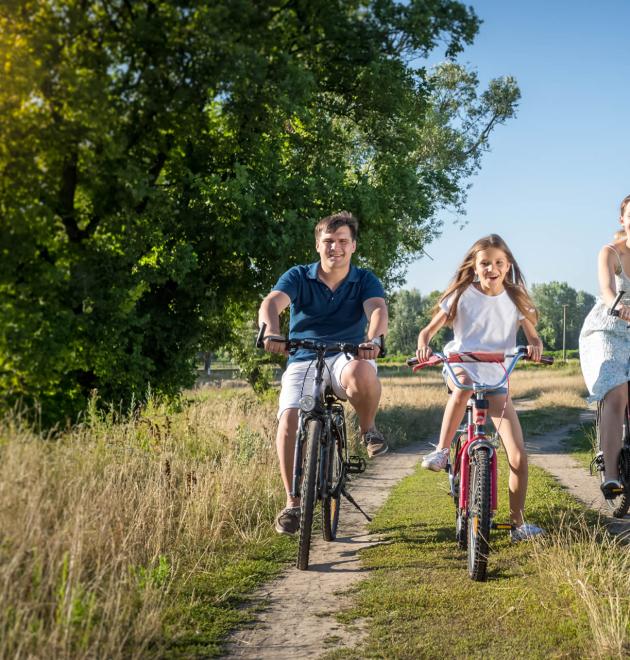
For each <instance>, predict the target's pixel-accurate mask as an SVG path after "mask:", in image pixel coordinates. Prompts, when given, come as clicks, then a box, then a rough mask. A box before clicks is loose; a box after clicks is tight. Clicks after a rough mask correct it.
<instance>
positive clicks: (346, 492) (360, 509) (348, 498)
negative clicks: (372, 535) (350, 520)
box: [341, 488, 372, 522]
mask: <svg viewBox="0 0 630 660" xmlns="http://www.w3.org/2000/svg"><path fill="white" fill-rule="evenodd" d="M341 494H342V495H343V496H344V497H345V498H346V499H347V500H348V502H350V504H352V505H353V506H354V507H356V508H357V509H358V510H359V511H360V512H361V513H362V514H363V515H364V516H365V517H366V519H367V521H368V522H372V518H370V516H368V514H367V513H365V511H364V510H363V509H362V508H361V507H360V506H359V505H358V504H357V502H356V500H355V499H354V497H352V495H350V493H349V492H348V491H347V490H346V489H345V488H342V489H341Z"/></svg>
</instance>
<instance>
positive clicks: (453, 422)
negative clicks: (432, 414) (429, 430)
mask: <svg viewBox="0 0 630 660" xmlns="http://www.w3.org/2000/svg"><path fill="white" fill-rule="evenodd" d="M456 373H457V372H456ZM458 376H459V380H460V381H461V382H462V383H464V384H470V383H471V381H470V378H468V376H466V375H465V374H462V373H459V374H458ZM448 386H449V388H450V390H451V394H450V395H449V397H448V401H447V402H446V408H444V416H443V417H442V426H441V428H440V440H439V442H438V446H437V449H438V450H439V449H449V448H450V446H451V442H453V437H454V436H455V431H457V429H458V428H459V425H460V424H461V423H462V417H463V416H464V413H465V412H466V404H467V403H468V399H470V395H471V394H472V392H469V391H467V390H458V389H457V388H456V387H455V385H453V383H452V382H451V379H450V378H449V379H448Z"/></svg>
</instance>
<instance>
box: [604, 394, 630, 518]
mask: <svg viewBox="0 0 630 660" xmlns="http://www.w3.org/2000/svg"><path fill="white" fill-rule="evenodd" d="M601 415H602V402H601V401H600V402H599V403H598V404H597V420H596V428H597V444H598V446H599V450H600V454H598V456H602V454H601V451H602V437H601ZM629 424H630V422H629V420H628V413H627V411H626V416H625V420H624V428H623V446H622V448H621V453H620V454H619V481H620V482H621V484H622V485H623V487H624V492H623V493H620V494H619V495H617V497H613V498H611V499H608V498H605V499H604V501H605V502H606V505H607V506H608V508H609V509H610V512H611V513H612V515H613V516H614V517H615V518H623V517H624V516H625V515H626V513H628V510H629V509H630V493H629V492H628V491H629V489H630V443H629V439H628V433H629V428H628V427H629ZM598 469H599V470H600V472H599V477H600V481H601V483H602V484H603V483H604V481H605V477H604V464H603V461H602V463H601V464H600V465H599V467H598Z"/></svg>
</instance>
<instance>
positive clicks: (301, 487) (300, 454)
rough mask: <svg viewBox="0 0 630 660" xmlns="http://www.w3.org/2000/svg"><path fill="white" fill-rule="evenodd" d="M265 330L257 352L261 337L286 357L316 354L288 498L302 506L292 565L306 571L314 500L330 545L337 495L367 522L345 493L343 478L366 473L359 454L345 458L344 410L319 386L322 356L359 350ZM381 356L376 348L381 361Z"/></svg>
mask: <svg viewBox="0 0 630 660" xmlns="http://www.w3.org/2000/svg"><path fill="white" fill-rule="evenodd" d="M266 327H267V326H266V324H265V323H263V324H262V326H261V328H260V331H259V333H258V337H257V339H256V346H257V347H258V348H264V342H265V340H266V339H275V340H276V341H284V343H285V345H286V346H287V349H288V350H289V353H293V352H295V351H297V350H298V349H299V348H306V349H309V350H312V351H314V352H315V357H314V358H313V361H314V362H315V378H314V380H313V390H312V392H311V393H307V394H304V395H303V396H302V398H301V399H300V409H299V417H298V431H297V437H296V443H295V456H294V460H293V483H292V488H291V496H292V497H296V498H300V508H301V517H300V539H299V546H298V557H297V567H298V568H299V569H301V570H306V569H307V568H308V561H309V554H310V549H311V536H312V528H313V517H314V512H315V506H316V504H317V502H318V501H320V502H321V511H322V535H323V537H324V540H325V541H334V540H335V538H336V536H337V527H338V525H339V513H340V505H341V497H342V496H343V497H345V498H346V499H347V500H348V502H350V503H351V504H352V505H354V506H355V507H356V508H357V509H358V510H359V511H360V512H361V513H362V514H363V515H364V516H365V517H366V518H367V520H368V521H369V520H371V518H370V516H368V515H367V513H365V511H363V509H362V508H361V507H360V506H359V505H358V504H357V502H356V501H355V500H354V499H353V497H352V496H351V495H350V493H348V491H347V489H346V484H347V482H348V475H350V474H360V473H361V472H364V471H365V467H366V465H365V460H364V459H363V458H361V457H360V456H350V455H349V454H348V442H347V435H346V419H345V414H344V409H343V406H342V405H341V403H340V402H339V400H338V399H337V397H336V396H335V394H334V392H333V390H332V388H331V387H330V386H329V385H325V382H324V373H325V370H326V368H327V367H326V362H325V358H326V356H327V355H330V354H331V353H333V354H334V353H344V354H345V355H346V356H348V359H349V358H350V356H356V355H357V354H358V351H359V346H358V345H356V344H350V343H346V342H334V343H330V342H325V341H322V340H319V339H282V340H280V339H279V338H277V337H273V336H265V330H266ZM381 342H383V338H381ZM383 355H384V352H383V348H381V353H380V357H382V356H383Z"/></svg>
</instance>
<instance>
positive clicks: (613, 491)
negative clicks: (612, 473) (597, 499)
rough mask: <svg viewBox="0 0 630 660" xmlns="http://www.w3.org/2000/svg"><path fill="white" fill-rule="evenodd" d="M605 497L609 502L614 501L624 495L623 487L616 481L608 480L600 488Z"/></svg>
mask: <svg viewBox="0 0 630 660" xmlns="http://www.w3.org/2000/svg"><path fill="white" fill-rule="evenodd" d="M600 488H601V490H602V493H603V494H604V497H605V498H606V499H607V500H614V499H615V497H618V496H619V495H621V493H623V486H622V485H621V484H620V483H619V482H618V481H617V480H616V479H608V481H604V483H603V484H602V485H601V486H600Z"/></svg>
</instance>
